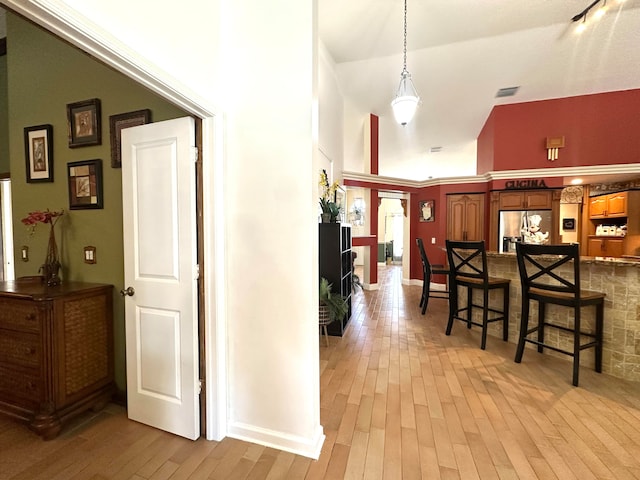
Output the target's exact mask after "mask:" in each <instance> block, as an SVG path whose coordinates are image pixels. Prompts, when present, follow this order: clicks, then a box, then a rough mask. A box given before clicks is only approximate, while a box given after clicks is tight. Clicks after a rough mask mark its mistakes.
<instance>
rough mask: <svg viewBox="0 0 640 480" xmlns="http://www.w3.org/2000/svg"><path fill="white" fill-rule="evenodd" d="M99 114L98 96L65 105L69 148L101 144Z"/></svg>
mask: <svg viewBox="0 0 640 480" xmlns="http://www.w3.org/2000/svg"><path fill="white" fill-rule="evenodd" d="M100 115H101V113H100V99H98V98H92V99H90V100H83V101H82V102H76V103H69V104H68V105H67V123H68V127H69V147H70V148H75V147H86V146H88V145H102V129H101V125H100V118H101V117H100Z"/></svg>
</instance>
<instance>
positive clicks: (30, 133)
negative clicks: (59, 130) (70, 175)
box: [24, 125, 53, 183]
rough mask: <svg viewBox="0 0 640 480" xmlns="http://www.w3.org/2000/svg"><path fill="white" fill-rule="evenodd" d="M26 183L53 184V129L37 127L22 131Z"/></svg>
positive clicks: (44, 126) (48, 126)
mask: <svg viewBox="0 0 640 480" xmlns="http://www.w3.org/2000/svg"><path fill="white" fill-rule="evenodd" d="M24 153H25V158H26V163H27V165H26V166H27V182H29V183H36V182H53V127H52V126H51V125H37V126H35V127H25V129H24Z"/></svg>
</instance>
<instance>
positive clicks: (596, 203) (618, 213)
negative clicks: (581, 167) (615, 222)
mask: <svg viewBox="0 0 640 480" xmlns="http://www.w3.org/2000/svg"><path fill="white" fill-rule="evenodd" d="M628 197H629V192H618V193H611V194H608V195H599V196H597V197H591V199H590V200H589V216H590V217H591V218H592V219H596V218H619V217H626V216H627V215H628V213H627V200H628Z"/></svg>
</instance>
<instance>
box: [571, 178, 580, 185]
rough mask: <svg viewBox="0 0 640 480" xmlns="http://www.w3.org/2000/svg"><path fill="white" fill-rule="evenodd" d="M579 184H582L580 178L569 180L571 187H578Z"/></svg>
mask: <svg viewBox="0 0 640 480" xmlns="http://www.w3.org/2000/svg"><path fill="white" fill-rule="evenodd" d="M581 183H582V179H581V178H574V179H573V180H571V185H580V184H581Z"/></svg>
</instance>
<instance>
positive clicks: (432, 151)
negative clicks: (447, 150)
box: [429, 147, 442, 153]
mask: <svg viewBox="0 0 640 480" xmlns="http://www.w3.org/2000/svg"><path fill="white" fill-rule="evenodd" d="M441 151H442V147H431V148H430V149H429V152H430V153H438V152H441Z"/></svg>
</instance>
